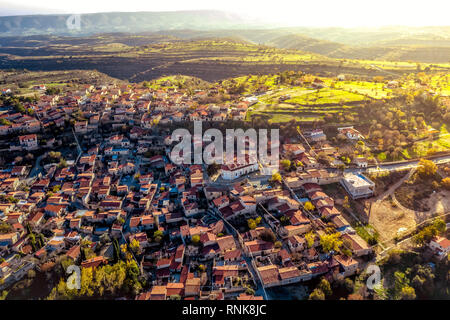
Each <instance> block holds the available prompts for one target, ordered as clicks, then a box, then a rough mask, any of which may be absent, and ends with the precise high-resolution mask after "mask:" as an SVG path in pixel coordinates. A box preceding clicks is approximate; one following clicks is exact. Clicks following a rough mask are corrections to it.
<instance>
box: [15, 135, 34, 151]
mask: <svg viewBox="0 0 450 320" xmlns="http://www.w3.org/2000/svg"><path fill="white" fill-rule="evenodd" d="M19 141H20V145H21V146H22V147H23V148H25V149H27V150H33V149H37V147H38V140H37V135H36V134H28V135H26V136H20V137H19Z"/></svg>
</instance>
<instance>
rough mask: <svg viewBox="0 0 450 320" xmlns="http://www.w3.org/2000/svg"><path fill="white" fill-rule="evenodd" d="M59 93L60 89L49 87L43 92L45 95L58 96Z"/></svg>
mask: <svg viewBox="0 0 450 320" xmlns="http://www.w3.org/2000/svg"><path fill="white" fill-rule="evenodd" d="M60 93H61V88H57V87H50V88H47V90H45V94H47V95H55V94H60Z"/></svg>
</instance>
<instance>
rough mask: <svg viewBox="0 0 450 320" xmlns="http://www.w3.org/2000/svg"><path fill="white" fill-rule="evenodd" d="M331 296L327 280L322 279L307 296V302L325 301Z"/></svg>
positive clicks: (331, 291) (331, 292)
mask: <svg viewBox="0 0 450 320" xmlns="http://www.w3.org/2000/svg"><path fill="white" fill-rule="evenodd" d="M332 294H333V290H331V285H330V282H328V280H327V279H325V278H322V279H321V280H320V282H319V284H318V285H317V287H316V288H315V289H314V290H313V291H312V292H311V294H310V295H309V300H325V298H328V297H330V296H331V295H332Z"/></svg>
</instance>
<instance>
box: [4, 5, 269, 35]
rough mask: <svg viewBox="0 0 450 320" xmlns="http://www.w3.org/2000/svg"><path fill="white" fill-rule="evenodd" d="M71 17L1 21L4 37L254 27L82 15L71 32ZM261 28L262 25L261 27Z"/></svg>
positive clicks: (197, 17)
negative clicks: (67, 23) (78, 27)
mask: <svg viewBox="0 0 450 320" xmlns="http://www.w3.org/2000/svg"><path fill="white" fill-rule="evenodd" d="M69 16H70V15H68V14H54V15H29V16H6V17H0V33H1V34H2V35H3V36H23V35H41V34H52V35H91V34H96V33H102V32H133V33H136V32H151V31H158V30H171V29H198V30H207V29H219V28H227V29H229V28H233V29H234V28H239V27H240V28H242V27H243V26H244V25H245V26H247V27H248V26H249V25H254V26H256V25H257V24H256V22H253V23H252V22H251V21H248V20H247V19H245V20H244V19H243V18H241V17H240V16H237V15H235V14H231V13H227V12H221V11H211V10H209V11H208V10H204V11H172V12H103V13H91V14H83V15H81V28H80V30H70V29H68V28H67V26H66V21H67V19H68V18H69ZM260 25H263V24H262V23H260Z"/></svg>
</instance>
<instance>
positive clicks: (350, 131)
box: [338, 127, 364, 140]
mask: <svg viewBox="0 0 450 320" xmlns="http://www.w3.org/2000/svg"><path fill="white" fill-rule="evenodd" d="M338 131H339V133H342V134H344V135H346V136H347V138H348V139H350V140H360V139H364V136H363V135H362V134H361V133H360V132H359V131H358V130H356V129H355V128H353V127H342V128H338Z"/></svg>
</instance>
